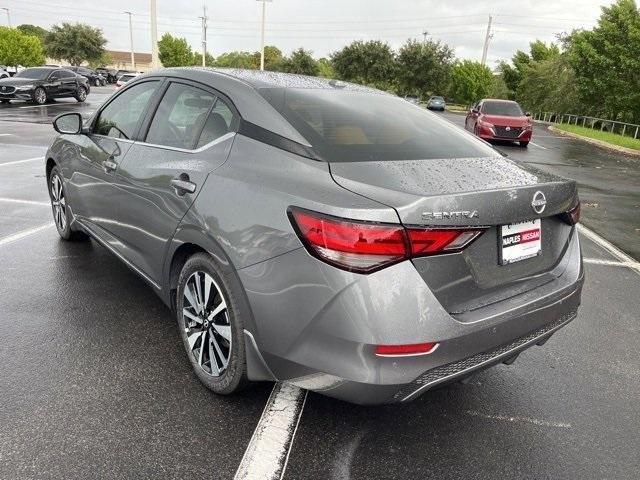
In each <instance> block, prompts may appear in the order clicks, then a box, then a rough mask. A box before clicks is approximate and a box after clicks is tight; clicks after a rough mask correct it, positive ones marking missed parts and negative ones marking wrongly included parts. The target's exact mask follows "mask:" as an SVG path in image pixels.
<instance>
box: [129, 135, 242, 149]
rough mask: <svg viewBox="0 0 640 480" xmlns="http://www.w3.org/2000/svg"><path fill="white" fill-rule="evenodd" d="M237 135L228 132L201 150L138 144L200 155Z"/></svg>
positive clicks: (145, 143)
mask: <svg viewBox="0 0 640 480" xmlns="http://www.w3.org/2000/svg"><path fill="white" fill-rule="evenodd" d="M235 135H236V132H227V133H225V134H224V135H222V136H221V137H218V138H216V139H215V140H212V141H210V142H209V143H207V144H206V145H203V146H202V147H200V148H196V149H195V150H189V149H188V148H178V147H169V146H167V145H158V144H156V143H147V142H136V144H138V145H144V146H146V147H154V148H160V149H162V150H171V151H173V152H183V153H200V152H203V151H205V150H207V149H208V148H210V147H212V146H213V145H216V144H218V143H222V142H223V141H225V140H227V139H228V138H231V137H233V136H235Z"/></svg>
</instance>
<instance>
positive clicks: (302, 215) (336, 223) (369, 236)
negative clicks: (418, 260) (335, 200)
mask: <svg viewBox="0 0 640 480" xmlns="http://www.w3.org/2000/svg"><path fill="white" fill-rule="evenodd" d="M291 215H292V217H293V220H294V225H296V227H297V230H298V233H299V234H300V236H301V238H302V239H303V241H304V242H305V244H306V245H307V246H308V247H309V248H310V249H311V250H312V253H315V254H316V255H317V256H318V257H320V258H321V259H323V260H325V261H327V262H329V263H331V264H334V265H336V266H339V267H342V268H345V269H347V270H352V271H356V272H370V271H373V270H375V269H377V268H380V267H381V266H384V265H387V264H391V263H395V262H397V261H398V260H402V259H404V258H406V257H407V245H406V238H405V235H404V228H402V227H401V226H399V225H383V224H376V223H366V222H355V221H352V220H342V219H339V218H335V217H329V216H326V215H321V214H319V213H315V212H308V211H303V210H292V211H291Z"/></svg>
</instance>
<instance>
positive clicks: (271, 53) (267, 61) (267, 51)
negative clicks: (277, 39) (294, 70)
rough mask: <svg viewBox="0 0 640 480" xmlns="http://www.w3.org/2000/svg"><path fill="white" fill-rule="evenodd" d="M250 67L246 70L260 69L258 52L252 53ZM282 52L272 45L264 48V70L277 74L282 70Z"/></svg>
mask: <svg viewBox="0 0 640 480" xmlns="http://www.w3.org/2000/svg"><path fill="white" fill-rule="evenodd" d="M251 58H252V66H251V67H248V68H254V69H256V70H258V69H259V68H260V52H254V53H253V55H252V56H251ZM283 60H284V57H283V56H282V51H281V50H280V49H279V48H278V47H275V46H273V45H265V46H264V69H265V70H269V71H271V72H278V71H280V70H282V61H283Z"/></svg>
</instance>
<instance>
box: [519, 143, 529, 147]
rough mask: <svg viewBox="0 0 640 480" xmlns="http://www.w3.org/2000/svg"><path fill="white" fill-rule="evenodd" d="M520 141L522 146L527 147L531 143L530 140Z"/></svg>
mask: <svg viewBox="0 0 640 480" xmlns="http://www.w3.org/2000/svg"><path fill="white" fill-rule="evenodd" d="M518 143H520V146H521V147H522V148H527V146H528V145H529V142H518Z"/></svg>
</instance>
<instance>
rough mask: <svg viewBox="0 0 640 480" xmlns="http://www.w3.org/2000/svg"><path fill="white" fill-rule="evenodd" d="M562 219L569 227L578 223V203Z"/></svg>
mask: <svg viewBox="0 0 640 480" xmlns="http://www.w3.org/2000/svg"><path fill="white" fill-rule="evenodd" d="M562 217H563V218H564V221H565V222H567V223H568V224H569V225H575V224H576V223H578V222H579V221H580V202H578V204H577V205H576V206H575V207H573V208H572V209H571V210H569V211H568V212H565V213H564V214H563V216H562Z"/></svg>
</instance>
